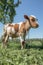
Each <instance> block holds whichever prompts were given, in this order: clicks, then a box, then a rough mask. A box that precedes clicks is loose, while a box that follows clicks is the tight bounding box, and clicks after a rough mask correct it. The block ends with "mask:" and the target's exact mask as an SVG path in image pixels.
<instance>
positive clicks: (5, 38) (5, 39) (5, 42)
mask: <svg viewBox="0 0 43 65" xmlns="http://www.w3.org/2000/svg"><path fill="white" fill-rule="evenodd" d="M8 38H9V36H8V35H6V36H5V37H4V41H3V47H5V46H7V41H8Z"/></svg>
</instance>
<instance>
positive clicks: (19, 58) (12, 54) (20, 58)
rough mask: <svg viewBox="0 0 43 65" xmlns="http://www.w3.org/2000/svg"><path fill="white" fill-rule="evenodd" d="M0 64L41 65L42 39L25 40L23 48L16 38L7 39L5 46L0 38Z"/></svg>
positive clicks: (42, 64)
mask: <svg viewBox="0 0 43 65" xmlns="http://www.w3.org/2000/svg"><path fill="white" fill-rule="evenodd" d="M0 65H43V39H31V40H26V46H25V49H23V50H21V46H20V42H19V41H18V40H15V41H14V40H13V41H9V42H8V47H7V48H2V42H1V40H0Z"/></svg>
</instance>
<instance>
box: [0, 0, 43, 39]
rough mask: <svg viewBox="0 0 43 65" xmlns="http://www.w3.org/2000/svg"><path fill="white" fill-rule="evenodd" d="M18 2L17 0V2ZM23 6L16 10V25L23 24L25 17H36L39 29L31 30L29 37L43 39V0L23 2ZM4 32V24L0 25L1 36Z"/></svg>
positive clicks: (22, 0) (24, 0)
mask: <svg viewBox="0 0 43 65" xmlns="http://www.w3.org/2000/svg"><path fill="white" fill-rule="evenodd" d="M15 2H17V0H15ZM21 2H22V3H21V4H20V5H19V7H17V8H16V16H15V17H14V23H18V22H21V21H22V22H23V21H24V20H25V19H24V15H25V14H26V15H28V16H30V15H34V16H36V17H37V19H38V23H39V28H37V29H31V30H30V32H29V34H28V35H27V37H28V36H29V38H43V0H21ZM2 32H3V24H1V23H0V35H2Z"/></svg>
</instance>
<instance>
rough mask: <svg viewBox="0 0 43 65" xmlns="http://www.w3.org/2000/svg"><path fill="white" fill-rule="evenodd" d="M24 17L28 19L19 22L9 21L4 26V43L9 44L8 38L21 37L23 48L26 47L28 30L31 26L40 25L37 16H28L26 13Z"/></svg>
mask: <svg viewBox="0 0 43 65" xmlns="http://www.w3.org/2000/svg"><path fill="white" fill-rule="evenodd" d="M24 18H25V19H26V20H25V21H24V22H20V23H17V24H13V23H9V24H6V25H5V26H4V35H3V45H4V46H5V45H6V44H7V41H8V38H9V37H12V38H16V37H19V38H20V42H21V48H22V49H23V48H24V44H25V37H26V34H27V32H28V31H29V30H30V29H31V28H37V27H38V26H39V25H38V23H37V19H36V17H35V16H33V15H31V16H29V17H28V16H27V15H24Z"/></svg>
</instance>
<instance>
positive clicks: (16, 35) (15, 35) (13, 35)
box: [9, 33, 19, 38]
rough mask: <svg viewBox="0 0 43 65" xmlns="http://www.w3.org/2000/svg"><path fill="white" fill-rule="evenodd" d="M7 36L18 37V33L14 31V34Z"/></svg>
mask: <svg viewBox="0 0 43 65" xmlns="http://www.w3.org/2000/svg"><path fill="white" fill-rule="evenodd" d="M9 37H12V38H16V37H19V34H17V33H15V34H9Z"/></svg>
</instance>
